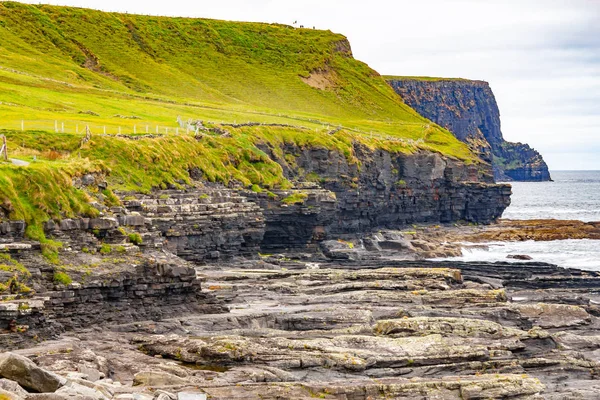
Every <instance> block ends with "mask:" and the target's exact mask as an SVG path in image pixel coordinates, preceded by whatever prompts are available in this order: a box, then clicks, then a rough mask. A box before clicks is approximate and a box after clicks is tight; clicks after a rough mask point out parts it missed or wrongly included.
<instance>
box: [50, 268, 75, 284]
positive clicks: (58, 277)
mask: <svg viewBox="0 0 600 400" xmlns="http://www.w3.org/2000/svg"><path fill="white" fill-rule="evenodd" d="M53 280H54V282H56V283H60V284H61V285H65V286H67V285H70V284H71V283H73V279H71V277H70V276H69V275H68V274H67V273H66V272H61V271H56V272H54V277H53Z"/></svg>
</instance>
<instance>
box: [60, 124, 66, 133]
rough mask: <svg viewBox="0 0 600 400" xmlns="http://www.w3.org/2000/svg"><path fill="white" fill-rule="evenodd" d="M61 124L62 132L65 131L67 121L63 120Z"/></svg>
mask: <svg viewBox="0 0 600 400" xmlns="http://www.w3.org/2000/svg"><path fill="white" fill-rule="evenodd" d="M60 125H61V129H60V131H61V132H62V133H65V123H64V122H61V123H60Z"/></svg>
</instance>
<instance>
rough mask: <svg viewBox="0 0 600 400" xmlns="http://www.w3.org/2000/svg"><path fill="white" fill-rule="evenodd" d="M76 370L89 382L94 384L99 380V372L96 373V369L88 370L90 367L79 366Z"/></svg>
mask: <svg viewBox="0 0 600 400" xmlns="http://www.w3.org/2000/svg"><path fill="white" fill-rule="evenodd" d="M78 369H79V372H81V373H82V374H85V375H87V378H86V379H87V380H89V381H92V382H95V381H97V380H100V378H101V374H100V371H98V370H97V369H96V368H90V367H86V366H84V365H81V366H79V368H78Z"/></svg>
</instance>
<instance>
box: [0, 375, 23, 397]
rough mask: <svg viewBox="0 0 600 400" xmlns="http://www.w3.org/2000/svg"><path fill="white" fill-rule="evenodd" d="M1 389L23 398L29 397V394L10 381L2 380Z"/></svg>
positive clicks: (0, 382)
mask: <svg viewBox="0 0 600 400" xmlns="http://www.w3.org/2000/svg"><path fill="white" fill-rule="evenodd" d="M0 389H2V390H5V391H7V392H11V393H14V394H15V395H17V396H19V397H22V398H25V397H27V394H28V393H27V391H26V390H25V389H23V388H22V387H21V386H20V385H19V384H18V383H17V382H15V381H11V380H8V379H0Z"/></svg>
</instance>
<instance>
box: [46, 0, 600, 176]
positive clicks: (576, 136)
mask: <svg viewBox="0 0 600 400" xmlns="http://www.w3.org/2000/svg"><path fill="white" fill-rule="evenodd" d="M34 3H37V1H34ZM44 3H48V4H58V5H71V6H79V7H89V8H96V9H101V10H106V11H119V12H129V13H140V14H151V15H169V16H188V17H203V18H217V19H227V20H237V21H258V22H278V23H285V24H290V25H292V24H293V23H294V22H295V21H297V26H298V25H304V26H305V27H313V26H315V27H316V28H318V29H330V30H332V31H334V32H337V33H342V34H344V35H346V36H347V37H348V39H349V40H350V43H351V45H352V50H353V53H354V56H355V58H357V59H359V60H361V61H363V62H366V63H367V64H369V65H370V66H371V67H372V68H374V69H375V70H377V71H378V72H380V73H381V74H383V75H418V76H440V77H460V78H468V79H478V80H485V81H487V82H489V83H490V86H491V88H492V90H493V91H494V94H495V96H496V100H497V101H498V105H499V108H500V114H501V120H502V132H503V134H504V137H505V139H507V140H509V141H514V142H524V143H529V144H530V145H531V146H532V147H533V148H535V149H536V150H538V151H540V152H541V153H542V155H543V156H544V158H545V159H546V162H547V163H548V165H549V167H550V169H551V170H567V169H588V170H591V169H594V170H600V0H569V1H563V0H503V1H484V0H419V1H417V0H412V1H406V0H396V1H393V0H370V1H365V0H346V1H339V0H338V1H333V0H302V1H287V0H277V1H275V0H252V1H243V0H218V1H215V0H210V1H205V0H196V1H190V0H169V1H154V0H144V1H138V0H58V1H53V0H47V1H44Z"/></svg>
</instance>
